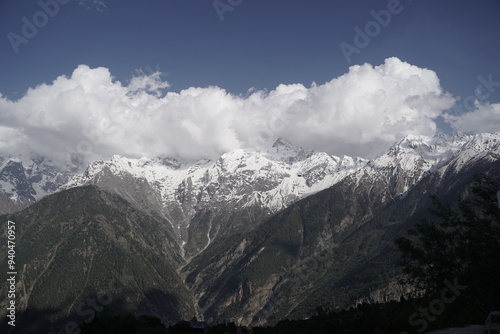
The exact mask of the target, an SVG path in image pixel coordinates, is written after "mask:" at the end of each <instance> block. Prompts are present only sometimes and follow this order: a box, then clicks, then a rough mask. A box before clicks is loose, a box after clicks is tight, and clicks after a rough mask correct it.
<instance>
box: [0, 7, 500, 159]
mask: <svg viewBox="0 0 500 334" xmlns="http://www.w3.org/2000/svg"><path fill="white" fill-rule="evenodd" d="M54 4H57V13H55V12H54V13H50V11H51V10H52V11H56V8H55V7H54ZM47 6H48V7H47ZM44 7H46V8H49V9H48V11H49V13H48V14H47V13H46V12H47V9H44ZM217 8H219V9H218V10H219V12H218V10H217ZM391 12H392V13H391ZM374 13H378V14H376V15H382V16H381V17H382V19H383V20H386V21H385V23H384V24H380V23H376V19H375V16H374ZM382 13H386V14H387V13H390V18H388V17H387V16H384V14H382ZM37 20H38V21H37ZM26 22H29V24H33V25H35V27H36V25H37V24H38V27H36V29H37V31H36V32H33V31H30V30H29V27H28V28H26V27H24V26H25V25H26ZM26 29H28V30H26ZM356 29H359V30H361V31H362V32H363V33H365V34H366V33H368V35H371V36H368V39H369V40H368V42H367V41H366V39H365V40H364V42H363V43H364V44H363V45H361V44H359V36H358V44H356V34H357V31H359V30H356ZM366 29H372V30H371V31H370V30H368V31H367V30H366ZM26 31H28V33H31V35H29V34H28V36H26ZM0 36H1V39H0V93H1V94H2V95H3V99H4V100H5V101H8V102H15V101H19V100H21V99H22V98H23V97H25V96H26V91H27V89H28V88H30V87H31V88H35V87H36V86H37V85H40V84H42V83H46V84H49V85H50V84H51V83H52V82H53V81H54V80H55V79H56V78H57V77H59V76H61V75H65V76H66V77H71V75H72V73H73V71H74V70H75V69H76V68H77V67H78V66H79V65H81V64H85V65H87V66H89V68H90V69H94V68H97V67H104V68H106V69H108V70H109V73H110V76H111V77H112V80H114V81H120V82H121V84H122V85H123V86H126V85H128V84H129V83H130V82H131V80H133V77H134V76H137V73H138V72H137V70H141V71H142V73H143V74H145V75H147V74H151V73H153V72H155V71H160V72H162V74H161V80H165V81H168V84H169V88H168V91H170V92H177V93H178V92H181V91H182V90H185V89H188V88H189V87H202V88H207V87H209V86H216V87H220V88H221V89H223V90H224V91H225V92H227V93H228V94H230V95H231V96H234V97H236V96H239V97H242V98H243V99H245V98H246V97H247V96H248V95H249V94H250V93H248V90H249V89H251V88H252V89H253V90H252V91H251V92H254V91H261V90H263V91H265V92H270V91H273V90H275V89H276V87H278V86H279V85H280V84H285V85H291V84H302V85H304V86H305V87H310V86H311V83H312V82H315V83H317V84H318V85H323V84H325V83H327V82H330V81H331V80H332V79H334V78H338V77H340V76H342V75H344V74H346V73H348V72H349V71H350V69H349V67H350V66H352V65H357V64H359V65H361V64H364V63H369V64H371V65H372V66H373V67H376V66H379V65H382V64H384V62H385V60H386V59H387V58H390V57H396V58H397V59H399V60H400V61H401V62H404V63H408V64H410V65H412V66H415V67H417V68H420V69H429V70H431V71H433V72H435V74H436V75H437V77H438V78H439V81H440V84H441V87H442V90H443V91H442V93H445V92H448V93H450V94H451V95H452V96H453V98H455V99H456V100H457V101H458V102H457V104H458V105H459V106H460V105H461V104H463V101H464V99H465V98H467V97H469V100H468V103H469V104H468V105H467V106H468V107H467V108H458V109H457V108H455V110H456V111H457V112H463V111H473V109H475V107H474V101H473V100H474V99H476V100H477V96H480V97H481V98H480V99H479V102H480V103H481V104H486V105H487V107H488V108H491V105H496V104H497V103H499V102H500V83H499V82H500V1H498V0H478V1H465V0H459V1H457V0H402V1H400V2H399V1H396V0H390V1H387V0H381V1H379V0H376V1H355V0H341V1H327V0H308V1H305V0H302V1H299V0H286V1H285V0H279V1H270V0H215V1H213V0H207V1H205V0H145V1H132V0H100V1H95V0H82V1H79V0H59V2H58V1H57V0H41V1H38V2H37V1H24V0H22V1H13V0H2V1H0ZM19 38H20V39H19ZM365 38H366V37H365ZM20 40H22V42H20ZM342 43H344V44H343V45H346V44H349V45H351V46H353V47H356V49H357V51H356V52H355V53H352V54H350V55H349V58H350V59H349V60H350V61H348V59H346V56H345V54H344V53H343V51H342V48H341V47H340V46H341V45H342ZM480 78H482V79H480ZM156 79H158V78H156ZM483 82H489V84H486V86H485V84H483ZM480 85H483V86H482V87H480V90H479V92H478V86H480ZM54 89H55V88H54ZM475 94H476V97H475V98H473V97H474V95H475ZM443 105H445V106H444V107H442V109H443V108H445V107H449V106H448V105H447V104H446V103H445V104H443ZM478 108H479V107H478ZM494 110H496V109H494ZM0 112H2V111H1V110H0ZM9 112H10V113H12V111H9ZM9 112H7V111H3V113H4V114H8V113H9ZM457 112H455V114H456V113H457ZM486 112H487V111H484V110H483V111H482V113H483V114H485V113H486ZM7 118H8V117H6V116H5V117H4V120H3V122H4V123H5V122H7V121H5V119H7ZM0 121H1V119H0ZM455 121H456V122H455V123H453V122H451V121H450V122H451V123H450V124H455V125H454V126H455V128H456V129H461V128H460V126H459V125H457V124H458V123H457V122H459V121H457V120H455ZM436 122H437V123H436V124H437V125H438V127H441V128H446V127H449V124H448V123H444V122H442V120H440V117H437V118H436ZM460 122H461V120H460ZM18 123H19V122H18ZM313 123H314V122H313ZM489 123H491V120H490V122H489ZM311 124H312V123H311ZM0 125H1V124H0ZM4 125H5V126H7V127H13V128H15V124H14V123H12V124H10V123H9V124H7V123H5V124H4ZM18 126H19V127H20V128H22V131H24V134H25V135H26V131H27V130H26V127H25V126H24V125H19V124H18ZM23 126H24V128H23ZM462 127H463V126H462ZM231 130H234V129H232V128H231ZM461 130H471V129H469V128H467V127H463V129H461ZM22 131H21V132H22ZM234 131H236V132H237V134H238V136H237V137H238V138H237V140H240V139H241V138H242V137H244V135H243V134H242V132H238V131H239V130H234ZM242 131H243V130H242ZM423 132H424V134H428V132H426V131H423ZM191 135H192V133H191ZM325 136H326V135H325ZM325 136H323V137H322V138H326V139H327V140H330V139H332V138H329V137H328V136H326V137H325ZM392 139H393V138H390V139H387V141H389V140H392ZM54 140H55V139H54ZM317 140H321V138H317ZM374 140H375V141H376V140H382V139H381V138H374ZM298 141H299V142H300V144H311V143H312V142H313V139H311V138H309V139H308V140H305V139H304V140H303V141H300V140H298ZM382 141H383V140H382ZM357 142H359V143H363V140H361V139H359V140H358V141H357ZM235 146H238V145H237V144H235ZM313 146H314V145H313ZM380 147H382V146H380ZM317 148H325V149H326V150H328V147H327V146H325V145H319V146H318V147H317ZM224 149H227V148H221V147H219V148H218V149H217V150H216V151H217V152H219V151H222V150H224ZM331 151H332V152H334V153H338V152H337V151H336V150H335V149H333V150H331ZM354 151H356V150H354ZM358 151H359V150H358ZM358 153H359V152H358Z"/></svg>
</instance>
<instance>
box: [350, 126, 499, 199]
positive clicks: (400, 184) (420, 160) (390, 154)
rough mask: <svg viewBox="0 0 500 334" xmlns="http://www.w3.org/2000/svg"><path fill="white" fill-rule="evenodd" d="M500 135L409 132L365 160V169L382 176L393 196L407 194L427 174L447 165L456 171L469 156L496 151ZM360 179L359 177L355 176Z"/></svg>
mask: <svg viewBox="0 0 500 334" xmlns="http://www.w3.org/2000/svg"><path fill="white" fill-rule="evenodd" d="M499 144H500V134H498V133H496V134H478V135H465V134H463V133H459V132H456V133H453V134H436V135H434V136H432V137H428V136H414V135H409V136H406V137H405V138H403V139H402V140H400V141H398V142H397V143H395V144H394V145H392V146H391V147H390V148H389V149H388V151H387V152H386V153H384V154H382V155H381V156H379V157H378V158H376V159H374V160H371V161H369V162H368V164H367V166H366V168H365V169H364V172H368V173H369V174H370V173H371V174H373V173H375V174H377V175H382V176H383V178H385V179H386V180H387V182H388V186H389V187H390V186H391V185H392V186H393V187H394V189H392V191H393V194H394V195H401V194H404V193H406V192H407V191H408V190H409V189H410V188H411V187H412V186H413V185H415V184H416V183H418V182H419V181H420V180H421V179H422V178H423V177H424V176H425V175H426V174H428V173H431V172H435V171H438V170H440V172H441V173H443V172H445V171H446V170H447V169H448V168H449V167H450V166H453V170H454V171H457V170H458V169H460V168H462V167H463V165H464V164H466V163H467V162H469V161H470V160H472V159H478V158H480V157H482V156H483V155H490V156H491V155H492V154H493V156H494V155H495V154H498V153H499V152H498V149H499ZM370 170H372V171H371V172H370ZM358 179H359V178H358Z"/></svg>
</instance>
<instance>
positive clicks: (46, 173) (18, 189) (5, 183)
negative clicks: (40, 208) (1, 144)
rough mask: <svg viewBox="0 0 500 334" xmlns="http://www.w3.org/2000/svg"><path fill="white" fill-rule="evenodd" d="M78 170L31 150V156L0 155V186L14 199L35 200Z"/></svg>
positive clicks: (66, 180) (15, 200)
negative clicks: (56, 162) (22, 157)
mask: <svg viewBox="0 0 500 334" xmlns="http://www.w3.org/2000/svg"><path fill="white" fill-rule="evenodd" d="M75 174H76V170H74V169H71V168H69V167H68V166H59V165H58V164H55V163H54V162H52V161H51V160H49V159H46V158H45V157H41V156H39V155H37V154H34V153H32V154H31V155H30V157H29V158H25V159H21V158H19V157H8V156H0V190H2V191H3V192H4V193H5V194H6V195H7V196H8V197H9V198H10V199H11V200H12V201H13V202H18V201H24V202H25V203H28V202H34V201H35V200H38V199H40V198H42V197H44V196H46V195H47V194H51V193H53V192H54V191H56V190H57V189H59V187H61V186H62V185H63V184H65V183H67V182H68V181H69V180H70V179H71V178H72V177H73V176H74V175H75Z"/></svg>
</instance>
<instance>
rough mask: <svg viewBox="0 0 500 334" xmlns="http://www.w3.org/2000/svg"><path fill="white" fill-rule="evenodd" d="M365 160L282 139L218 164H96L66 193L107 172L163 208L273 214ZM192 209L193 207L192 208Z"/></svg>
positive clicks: (234, 153) (232, 154)
mask: <svg viewBox="0 0 500 334" xmlns="http://www.w3.org/2000/svg"><path fill="white" fill-rule="evenodd" d="M366 161H367V160H365V159H362V158H351V157H347V156H343V157H336V156H332V155H329V154H326V153H323V152H314V151H310V150H304V149H302V148H300V147H294V146H292V145H290V144H289V143H288V142H286V141H284V140H283V139H279V140H277V141H276V142H275V144H274V145H273V146H272V147H271V148H270V149H268V150H267V151H264V152H259V151H253V150H244V149H237V150H234V151H231V152H228V153H225V154H223V155H222V156H221V157H220V158H219V159H218V160H216V161H210V160H201V161H198V162H196V163H194V164H193V163H183V162H179V161H177V160H175V159H168V158H157V159H152V160H151V159H144V158H143V159H129V158H125V157H121V156H114V157H113V158H112V159H111V160H109V161H97V162H94V163H92V164H90V166H89V167H88V169H87V170H86V171H85V173H84V174H83V175H79V176H77V177H75V178H73V179H72V180H71V181H70V182H69V183H68V184H66V185H65V186H64V187H65V188H71V187H75V186H81V185H85V184H95V183H99V182H100V181H101V178H102V175H103V174H104V173H106V171H110V172H111V173H112V174H114V175H121V176H133V177H134V178H136V179H141V180H144V181H145V182H147V183H148V184H149V185H151V186H152V188H153V189H154V190H156V191H158V194H159V195H160V197H161V203H162V204H163V205H168V203H170V202H178V203H179V204H182V203H183V202H185V201H186V200H187V198H188V197H189V198H193V199H195V203H193V205H194V206H195V205H199V204H200V203H209V202H210V203H223V202H237V203H241V204H243V205H244V206H245V205H251V204H253V203H257V204H259V205H263V206H265V207H267V208H269V209H270V210H271V211H277V210H280V209H282V208H284V207H286V206H287V205H288V204H290V203H292V202H294V201H296V200H297V199H300V198H303V197H305V196H308V195H311V194H313V193H316V192H318V191H320V190H323V189H325V188H327V187H329V186H331V185H333V184H335V183H336V182H338V181H339V180H341V179H342V178H344V177H345V176H347V175H348V174H350V173H352V172H353V171H355V170H357V169H359V168H361V167H363V166H364V165H365V164H366ZM191 209H193V208H191Z"/></svg>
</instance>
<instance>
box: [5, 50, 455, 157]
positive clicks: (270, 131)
mask: <svg viewBox="0 0 500 334" xmlns="http://www.w3.org/2000/svg"><path fill="white" fill-rule="evenodd" d="M168 87H169V84H168V83H166V82H163V81H161V80H160V75H159V73H153V74H151V75H144V73H140V75H139V76H137V77H135V78H132V80H131V81H130V84H128V85H127V86H124V85H122V84H121V83H120V82H119V81H116V80H114V79H113V77H112V76H111V74H110V73H109V70H108V69H106V68H94V69H91V68H89V67H88V66H86V65H80V66H78V68H76V69H75V70H74V72H73V74H72V75H71V77H65V76H61V77H58V78H57V79H56V80H54V81H53V82H52V83H51V84H42V85H40V86H37V87H35V88H33V89H30V90H28V92H27V93H26V94H25V96H24V97H22V98H21V99H19V100H17V101H10V100H8V99H6V98H5V97H1V95H0V126H1V128H0V131H1V135H0V149H1V150H2V151H15V150H17V151H22V150H33V151H37V152H39V153H41V154H45V155H49V156H52V157H53V158H54V159H56V160H59V161H68V160H69V157H70V156H71V155H73V157H74V156H75V154H76V155H79V156H80V159H83V162H84V163H86V162H88V161H90V160H94V159H99V158H101V159H107V158H109V157H110V156H111V155H113V154H121V155H126V156H131V157H141V156H146V157H154V156H159V155H162V156H165V155H166V156H176V157H180V158H184V159H199V158H202V157H210V158H214V157H217V156H219V155H220V154H222V153H224V152H226V151H228V150H231V149H235V148H240V147H255V146H259V145H263V144H269V143H270V142H272V141H273V140H274V139H275V138H276V137H278V136H281V137H285V138H287V139H288V140H290V141H291V142H292V143H294V144H298V145H302V146H305V147H309V148H313V149H317V150H325V151H327V152H329V153H332V154H351V155H361V156H373V154H376V153H378V152H380V151H381V150H383V149H385V148H387V146H388V145H390V144H392V143H393V142H394V141H396V140H398V139H400V138H401V137H403V136H405V135H407V134H427V135H432V134H433V133H434V132H435V131H436V124H435V122H434V120H433V119H434V118H435V117H437V116H439V115H441V114H442V111H443V110H446V109H448V108H450V107H451V106H452V105H453V103H454V99H453V98H452V97H451V96H449V95H448V94H446V93H444V92H443V90H442V88H441V87H440V85H439V79H438V77H437V76H436V74H435V73H434V72H433V71H431V70H427V69H421V68H418V67H416V66H412V65H410V64H408V63H405V62H402V61H400V60H399V59H397V58H389V59H387V60H386V61H385V63H384V64H382V65H380V66H376V67H373V66H371V65H369V64H364V65H361V66H353V67H351V68H350V69H349V72H348V73H346V74H344V75H343V76H341V77H338V78H335V79H333V80H331V81H330V82H327V83H325V84H322V85H313V86H311V87H309V88H307V87H305V86H304V85H302V84H293V85H280V86H278V87H277V88H276V89H274V90H272V91H270V92H268V93H266V92H263V91H256V92H253V93H251V95H250V96H248V97H241V96H235V95H232V94H229V93H228V92H226V91H225V90H224V89H221V88H218V87H207V88H193V87H192V88H188V89H186V90H183V91H181V92H178V93H176V92H169V93H167V94H166V95H162V93H161V92H162V90H164V89H165V88H168ZM11 138H15V140H13V141H11V140H10V139H11Z"/></svg>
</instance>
